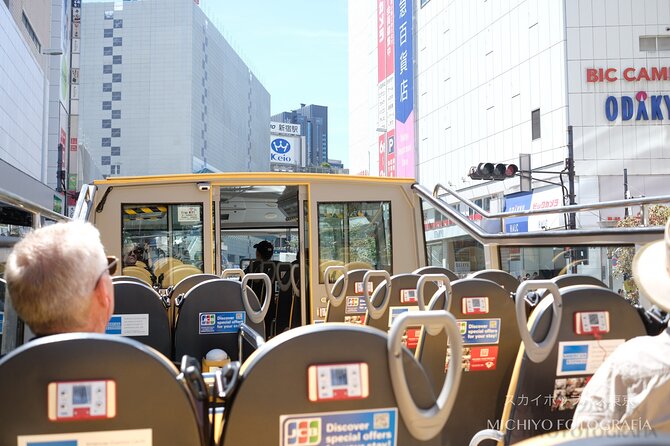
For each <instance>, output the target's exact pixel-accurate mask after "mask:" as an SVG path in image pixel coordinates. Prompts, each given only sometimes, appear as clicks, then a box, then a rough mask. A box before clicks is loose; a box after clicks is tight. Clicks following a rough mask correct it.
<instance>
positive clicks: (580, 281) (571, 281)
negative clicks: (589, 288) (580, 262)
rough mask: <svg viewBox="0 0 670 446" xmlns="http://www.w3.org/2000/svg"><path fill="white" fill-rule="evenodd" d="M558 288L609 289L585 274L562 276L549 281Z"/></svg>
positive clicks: (600, 281) (598, 280)
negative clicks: (595, 287)
mask: <svg viewBox="0 0 670 446" xmlns="http://www.w3.org/2000/svg"><path fill="white" fill-rule="evenodd" d="M551 280H552V281H553V282H554V283H555V284H556V285H558V287H559V288H563V287H566V286H573V285H594V286H599V287H603V288H609V287H608V286H607V285H605V283H604V282H603V281H602V280H600V279H596V278H595V277H593V276H589V275H587V274H562V275H560V276H556V277H554V278H553V279H551Z"/></svg>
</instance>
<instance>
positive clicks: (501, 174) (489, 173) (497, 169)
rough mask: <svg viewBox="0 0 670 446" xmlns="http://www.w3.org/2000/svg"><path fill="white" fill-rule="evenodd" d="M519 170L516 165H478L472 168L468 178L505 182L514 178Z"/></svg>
mask: <svg viewBox="0 0 670 446" xmlns="http://www.w3.org/2000/svg"><path fill="white" fill-rule="evenodd" d="M517 172H519V168H518V167H517V166H516V164H502V163H498V164H493V163H479V164H478V165H477V166H472V167H471V168H470V172H469V173H468V176H469V177H470V178H472V179H473V180H505V179H507V178H512V177H514V176H515V175H516V174H517Z"/></svg>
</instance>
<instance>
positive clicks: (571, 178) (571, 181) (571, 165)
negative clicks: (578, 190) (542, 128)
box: [565, 125, 577, 229]
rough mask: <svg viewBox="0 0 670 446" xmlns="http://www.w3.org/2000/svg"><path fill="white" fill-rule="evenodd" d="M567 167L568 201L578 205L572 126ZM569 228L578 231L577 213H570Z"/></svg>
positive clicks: (569, 133)
mask: <svg viewBox="0 0 670 446" xmlns="http://www.w3.org/2000/svg"><path fill="white" fill-rule="evenodd" d="M565 164H566V167H567V168H568V199H569V204H577V202H576V201H575V156H574V150H573V146H572V126H571V125H569V126H568V158H567V159H566V160H565ZM568 221H569V227H570V229H576V228H577V223H576V219H575V213H574V212H570V215H569V216H568Z"/></svg>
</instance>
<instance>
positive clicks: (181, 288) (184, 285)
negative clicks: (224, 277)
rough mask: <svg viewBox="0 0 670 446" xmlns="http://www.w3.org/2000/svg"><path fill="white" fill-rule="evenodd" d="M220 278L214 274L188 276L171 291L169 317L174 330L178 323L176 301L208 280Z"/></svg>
mask: <svg viewBox="0 0 670 446" xmlns="http://www.w3.org/2000/svg"><path fill="white" fill-rule="evenodd" d="M218 278H219V276H216V275H214V274H194V275H192V276H188V277H185V278H183V279H182V280H180V281H179V282H177V284H176V285H175V286H174V288H172V290H170V294H169V297H170V308H168V316H170V326H171V327H173V328H174V326H175V323H176V321H177V305H175V301H176V300H177V298H178V297H179V296H181V295H182V294H186V293H187V292H188V291H189V290H190V289H191V288H193V287H194V286H196V285H197V284H199V283H202V282H204V281H206V280H212V279H218Z"/></svg>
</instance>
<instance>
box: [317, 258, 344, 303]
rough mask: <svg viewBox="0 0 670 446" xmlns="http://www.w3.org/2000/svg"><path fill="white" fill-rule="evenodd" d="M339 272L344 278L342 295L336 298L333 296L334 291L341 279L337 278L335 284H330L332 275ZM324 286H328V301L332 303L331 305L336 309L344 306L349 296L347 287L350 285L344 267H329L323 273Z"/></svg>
mask: <svg viewBox="0 0 670 446" xmlns="http://www.w3.org/2000/svg"><path fill="white" fill-rule="evenodd" d="M338 271H339V272H341V273H342V276H341V277H343V279H342V280H343V283H342V291H341V292H340V295H339V296H335V295H334V294H333V289H334V288H335V284H336V283H337V282H339V281H340V278H337V280H335V282H333V283H330V275H331V274H332V273H335V272H338ZM323 284H324V285H325V286H326V296H328V300H329V301H330V303H331V304H332V305H333V306H336V307H339V306H340V305H342V301H343V300H344V296H346V294H347V285H348V284H349V276H348V275H347V269H346V268H345V267H344V266H342V265H333V266H329V267H327V268H326V269H325V271H324V272H323Z"/></svg>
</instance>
